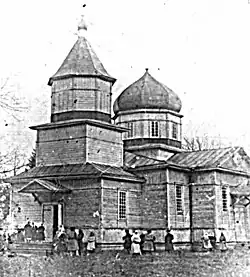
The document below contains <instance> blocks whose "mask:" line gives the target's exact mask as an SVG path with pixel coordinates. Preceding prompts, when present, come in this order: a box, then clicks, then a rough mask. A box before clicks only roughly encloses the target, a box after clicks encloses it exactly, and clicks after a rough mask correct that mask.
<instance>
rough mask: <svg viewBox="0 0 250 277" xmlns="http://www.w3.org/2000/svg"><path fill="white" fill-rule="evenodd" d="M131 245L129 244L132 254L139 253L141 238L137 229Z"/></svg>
mask: <svg viewBox="0 0 250 277" xmlns="http://www.w3.org/2000/svg"><path fill="white" fill-rule="evenodd" d="M131 241H132V245H131V253H132V255H133V256H137V255H141V247H140V242H141V238H140V236H139V234H138V231H135V232H134V234H133V236H132V238H131Z"/></svg>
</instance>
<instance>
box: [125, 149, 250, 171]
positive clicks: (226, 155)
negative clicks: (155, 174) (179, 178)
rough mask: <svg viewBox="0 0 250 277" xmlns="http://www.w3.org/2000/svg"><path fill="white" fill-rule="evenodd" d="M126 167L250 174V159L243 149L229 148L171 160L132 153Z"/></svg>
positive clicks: (178, 155) (202, 151)
mask: <svg viewBox="0 0 250 277" xmlns="http://www.w3.org/2000/svg"><path fill="white" fill-rule="evenodd" d="M124 161H125V166H126V167H127V168H129V169H131V170H132V169H137V168H139V167H140V168H143V167H146V166H152V168H153V167H154V166H160V167H162V166H163V167H175V168H176V167H177V168H180V169H182V170H209V169H215V168H218V169H220V170H226V171H228V170H230V171H234V172H239V173H241V174H242V173H243V174H250V158H249V157H248V156H247V154H246V153H245V151H244V149H243V148H242V147H227V148H220V149H209V150H201V151H187V152H181V153H176V154H174V155H173V156H171V157H170V158H169V159H167V160H165V161H163V160H157V159H153V158H148V157H145V156H141V155H137V154H134V153H131V152H125V155H124Z"/></svg>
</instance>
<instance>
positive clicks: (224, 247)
mask: <svg viewBox="0 0 250 277" xmlns="http://www.w3.org/2000/svg"><path fill="white" fill-rule="evenodd" d="M220 250H221V251H222V252H224V251H226V250H227V241H226V237H225V235H224V234H223V233H222V232H221V235H220Z"/></svg>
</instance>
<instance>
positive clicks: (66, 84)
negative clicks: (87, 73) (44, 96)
mask: <svg viewBox="0 0 250 277" xmlns="http://www.w3.org/2000/svg"><path fill="white" fill-rule="evenodd" d="M74 110H90V111H101V112H104V113H111V84H110V82H107V81H104V80H101V79H99V78H94V77H92V78H91V77H88V78H82V77H74V78H67V79H62V80H55V81H54V82H53V85H52V98H51V113H52V114H55V113H60V112H67V111H74Z"/></svg>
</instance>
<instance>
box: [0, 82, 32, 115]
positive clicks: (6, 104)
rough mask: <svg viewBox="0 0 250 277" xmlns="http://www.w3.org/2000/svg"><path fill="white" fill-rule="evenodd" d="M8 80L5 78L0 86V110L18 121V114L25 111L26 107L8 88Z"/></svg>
mask: <svg viewBox="0 0 250 277" xmlns="http://www.w3.org/2000/svg"><path fill="white" fill-rule="evenodd" d="M8 82H9V78H6V79H5V80H4V81H3V82H2V84H1V85H0V109H2V110H3V111H4V112H6V113H7V114H9V115H10V116H12V117H13V118H15V119H16V120H20V117H19V115H20V113H22V112H24V111H27V109H28V107H27V106H26V105H24V104H23V99H21V98H20V97H17V96H16V95H15V93H14V91H13V90H12V89H11V88H10V87H9V86H8Z"/></svg>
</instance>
